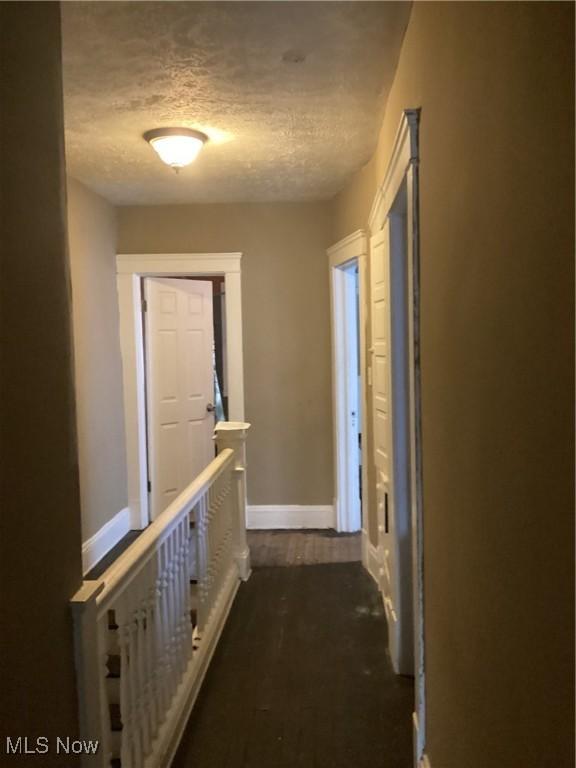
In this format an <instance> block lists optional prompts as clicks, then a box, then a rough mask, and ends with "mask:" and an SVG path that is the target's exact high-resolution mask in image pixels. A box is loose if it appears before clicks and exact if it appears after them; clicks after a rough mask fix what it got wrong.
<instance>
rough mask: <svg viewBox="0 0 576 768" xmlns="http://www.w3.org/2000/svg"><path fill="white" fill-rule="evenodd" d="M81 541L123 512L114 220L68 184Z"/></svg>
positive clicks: (99, 202)
mask: <svg viewBox="0 0 576 768" xmlns="http://www.w3.org/2000/svg"><path fill="white" fill-rule="evenodd" d="M68 241H69V249H70V266H71V277H72V308H73V320H74V362H75V373H76V413H77V423H78V452H79V460H80V493H81V500H82V538H83V540H84V541H86V540H87V539H89V538H90V537H91V536H93V535H94V534H95V533H96V532H97V531H98V530H99V529H100V528H101V527H102V526H103V525H105V524H106V523H107V522H108V521H109V520H110V519H111V518H112V517H113V516H114V515H115V514H116V513H118V512H119V511H120V510H121V509H123V508H124V507H126V506H127V505H128V499H127V484H126V447H125V438H124V409H123V402H122V359H121V357H120V338H119V329H118V294H117V290H116V213H115V210H114V208H113V207H112V206H111V205H110V204H109V203H107V202H106V200H104V199H103V198H101V197H99V196H98V195H96V194H95V193H94V192H91V191H90V190H89V189H87V188H86V187H85V186H83V185H82V184H80V182H78V181H76V180H75V179H68Z"/></svg>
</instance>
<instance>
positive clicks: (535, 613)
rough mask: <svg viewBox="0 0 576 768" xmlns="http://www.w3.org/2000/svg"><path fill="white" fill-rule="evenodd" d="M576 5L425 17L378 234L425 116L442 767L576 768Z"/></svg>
mask: <svg viewBox="0 0 576 768" xmlns="http://www.w3.org/2000/svg"><path fill="white" fill-rule="evenodd" d="M573 27H574V11H573V6H571V5H570V4H563V3H559V4H555V3H543V4H538V3H489V4H488V3H479V4H476V3H416V4H415V6H414V9H413V12H412V17H411V21H410V24H409V27H408V31H407V34H406V38H405V41H404V45H403V49H402V54H401V57H400V61H399V65H398V70H397V74H396V79H395V83H394V86H393V88H392V92H391V95H390V98H389V102H388V106H387V110H386V115H385V119H384V123H383V126H382V131H381V135H380V140H379V144H378V149H377V151H376V154H375V156H374V158H373V159H372V161H371V162H370V163H369V165H368V166H367V167H366V168H365V169H363V171H361V172H360V173H359V174H357V176H356V177H355V178H354V180H353V181H352V183H351V184H350V185H349V187H348V188H347V189H346V190H345V191H344V192H343V193H342V194H340V195H339V196H338V198H337V199H336V200H335V204H334V213H335V229H334V239H336V238H339V237H342V236H345V235H347V234H349V233H350V232H352V231H353V230H355V229H357V228H358V227H362V226H366V223H367V217H368V212H369V207H370V205H371V202H372V198H373V194H374V191H375V184H376V181H377V180H382V178H383V173H384V170H385V167H386V164H387V162H388V157H389V154H390V149H391V144H392V140H393V137H394V134H395V131H396V128H397V125H398V122H399V119H400V114H401V110H402V109H403V108H407V107H419V106H420V107H422V121H421V166H420V179H421V198H420V214H421V263H422V300H421V309H422V386H423V391H422V405H423V441H424V443H423V450H424V525H425V555H424V558H425V595H426V616H425V628H426V654H427V655H426V663H427V694H428V752H429V755H430V758H431V764H432V768H462V766H465V767H466V768H487V767H488V766H489V767H490V768H512V767H513V766H520V765H521V766H522V767H523V768H569V766H572V765H573V758H574V752H573V723H574V720H573V704H572V696H573V672H572V659H573V567H572V566H573V551H572V548H573V541H574V536H573V514H574V512H573V484H572V477H573V463H572V459H573V435H572V432H573V424H574V418H573V399H572V382H573V315H572V302H573V296H572V289H573V252H574V248H573V246H574V243H573V211H574V198H573V181H574V180H573V168H574V156H573V131H574V124H573V103H574V82H573V71H574V61H573Z"/></svg>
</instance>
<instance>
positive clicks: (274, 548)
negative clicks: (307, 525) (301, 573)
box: [248, 529, 362, 567]
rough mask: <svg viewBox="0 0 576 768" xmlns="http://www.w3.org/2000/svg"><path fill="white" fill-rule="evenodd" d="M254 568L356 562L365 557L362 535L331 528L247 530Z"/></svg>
mask: <svg viewBox="0 0 576 768" xmlns="http://www.w3.org/2000/svg"><path fill="white" fill-rule="evenodd" d="M248 544H249V546H250V557H251V560H252V565H253V566H255V567H259V566H262V565H317V564H319V563H354V562H358V561H359V560H360V558H361V556H362V553H361V543H360V534H359V533H336V531H334V530H332V529H322V530H315V529H307V530H293V531H286V530H270V531H248Z"/></svg>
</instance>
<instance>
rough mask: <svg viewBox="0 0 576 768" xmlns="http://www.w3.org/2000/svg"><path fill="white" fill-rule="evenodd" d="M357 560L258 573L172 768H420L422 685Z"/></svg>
mask: <svg viewBox="0 0 576 768" xmlns="http://www.w3.org/2000/svg"><path fill="white" fill-rule="evenodd" d="M385 649H386V622H385V618H384V615H383V610H382V604H381V600H380V598H379V595H378V593H377V590H376V587H375V585H374V583H373V582H372V580H371V578H370V577H369V576H368V575H367V574H366V572H365V571H364V570H363V569H362V566H361V565H360V564H359V563H348V564H328V565H311V566H309V567H297V566H296V567H284V568H278V567H262V568H256V569H255V570H254V571H253V573H252V576H251V577H250V579H249V581H248V582H247V583H245V584H242V585H241V587H240V590H239V592H238V595H237V597H236V601H235V603H234V605H233V607H232V611H231V613H230V617H229V619H228V623H227V625H226V627H225V629H224V632H223V635H222V637H221V640H220V643H219V646H218V648H217V650H216V652H215V655H214V658H213V660H212V664H211V665H210V668H209V670H208V673H207V676H206V679H205V682H204V685H203V687H202V690H201V692H200V695H199V697H198V700H197V702H196V706H195V708H194V711H193V713H192V716H191V718H190V721H189V723H188V726H187V728H186V732H185V734H184V738H183V741H182V743H181V745H180V749H179V751H178V754H177V756H176V759H175V761H174V763H173V766H174V768H376V767H379V768H410V766H411V764H412V746H411V734H412V726H411V714H412V701H413V682H412V680H411V679H408V678H402V677H397V676H395V675H394V673H393V672H392V669H391V666H390V663H389V661H388V657H387V655H386V651H385Z"/></svg>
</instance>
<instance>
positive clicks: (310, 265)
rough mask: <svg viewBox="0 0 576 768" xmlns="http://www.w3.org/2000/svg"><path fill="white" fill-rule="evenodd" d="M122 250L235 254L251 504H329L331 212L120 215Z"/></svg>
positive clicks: (205, 210)
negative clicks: (239, 253) (239, 290)
mask: <svg viewBox="0 0 576 768" xmlns="http://www.w3.org/2000/svg"><path fill="white" fill-rule="evenodd" d="M118 214H119V231H118V240H119V251H120V252H125V253H130V252H139V253H146V252H151V253H154V252H155V253H162V252H174V253H175V252H189V253H193V252H218V251H220V252H222V251H242V253H243V254H244V255H243V258H242V308H243V335H244V371H245V405H246V419H247V421H249V422H251V423H252V425H253V426H252V430H251V432H250V435H249V438H248V461H249V465H250V466H249V470H248V500H249V502H250V503H251V504H303V505H316V504H331V503H332V497H333V488H332V426H331V399H330V398H331V384H330V381H331V379H330V376H331V374H330V325H329V321H330V309H329V295H328V266H327V257H326V248H327V247H328V246H329V245H330V235H331V218H330V214H331V208H330V204H329V203H271V204H264V203H262V204H238V205H226V204H219V205H190V206H162V207H158V206H156V207H127V208H120V209H119V211H118Z"/></svg>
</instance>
